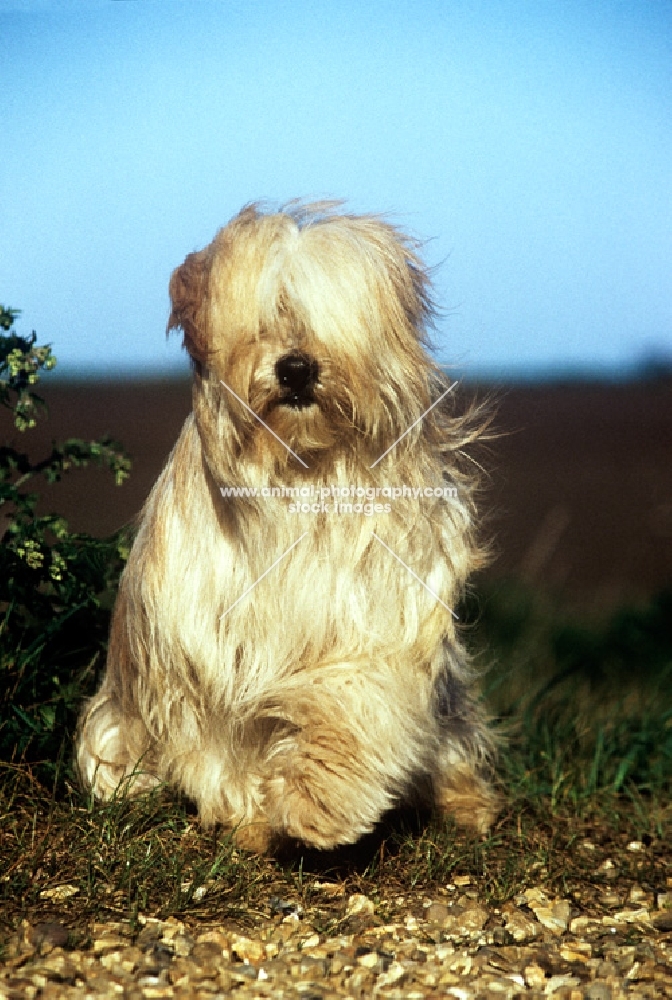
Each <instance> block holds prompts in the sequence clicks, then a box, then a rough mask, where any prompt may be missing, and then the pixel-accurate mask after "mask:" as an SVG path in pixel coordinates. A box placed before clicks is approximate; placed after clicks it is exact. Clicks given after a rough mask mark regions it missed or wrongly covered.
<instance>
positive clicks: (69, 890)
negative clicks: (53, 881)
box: [40, 882, 79, 903]
mask: <svg viewBox="0 0 672 1000" xmlns="http://www.w3.org/2000/svg"><path fill="white" fill-rule="evenodd" d="M78 892H79V887H78V886H76V885H70V884H69V883H67V882H66V883H64V884H63V885H55V886H53V888H51V889H43V890H42V892H41V893H40V899H51V900H53V901H54V902H55V903H62V902H63V900H65V899H70V897H71V896H76V895H77V893H78Z"/></svg>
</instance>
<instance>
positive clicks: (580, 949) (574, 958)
mask: <svg viewBox="0 0 672 1000" xmlns="http://www.w3.org/2000/svg"><path fill="white" fill-rule="evenodd" d="M560 955H561V957H562V958H564V960H565V962H582V963H585V962H587V961H588V960H589V959H590V958H592V957H593V949H592V946H591V945H590V944H589V942H588V941H569V942H567V944H563V945H561V947H560Z"/></svg>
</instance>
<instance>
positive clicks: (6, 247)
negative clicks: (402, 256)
mask: <svg viewBox="0 0 672 1000" xmlns="http://www.w3.org/2000/svg"><path fill="white" fill-rule="evenodd" d="M0 43H1V46H2V59H1V62H0V121H1V122H2V136H3V143H2V156H1V157H0V219H1V233H2V239H1V243H0V302H3V303H4V304H5V305H10V306H14V307H17V308H20V309H22V310H23V315H22V318H21V321H20V323H19V329H20V330H21V331H23V332H29V331H30V330H31V329H36V330H37V332H38V335H39V339H40V342H45V341H50V342H51V343H52V345H53V349H54V353H55V354H56V355H57V357H58V358H59V362H60V367H61V370H62V371H63V372H68V371H69V372H72V371H74V370H75V369H76V368H79V370H80V371H89V370H91V369H93V368H95V369H97V370H98V371H99V372H100V373H101V374H102V373H105V372H110V373H111V372H113V371H119V370H123V369H132V368H134V367H135V368H137V367H141V368H144V369H146V370H150V369H152V368H153V369H155V370H156V371H162V370H166V369H167V368H170V367H171V366H178V367H180V366H181V367H182V368H183V369H185V370H186V367H187V366H186V361H185V359H184V356H183V355H181V352H180V348H179V339H178V338H177V337H173V338H172V339H171V341H170V342H168V343H166V341H165V338H164V329H165V323H166V319H167V316H168V297H167V285H168V278H169V275H170V272H171V270H172V269H173V267H175V266H176V265H177V264H179V263H180V262H181V261H182V260H183V258H184V257H185V255H186V254H187V253H189V252H190V251H192V250H195V249H198V248H200V247H201V246H203V245H205V244H206V243H208V242H209V241H210V240H211V239H212V237H213V236H214V234H215V232H216V230H217V229H218V228H219V227H220V226H221V225H223V224H224V223H225V222H226V221H227V220H228V219H229V218H230V217H231V216H232V215H233V214H234V213H235V212H237V211H238V209H239V208H240V207H241V206H242V205H243V204H245V203H246V202H249V201H253V200H257V199H270V200H272V201H280V202H281V201H283V200H286V199H289V198H293V197H296V196H302V197H309V198H312V197H337V198H344V199H345V200H346V202H347V204H348V206H349V207H350V208H351V209H352V210H354V211H371V212H383V213H389V214H390V215H391V217H392V218H393V219H394V220H396V221H397V222H399V223H400V224H401V225H403V226H405V227H406V228H408V229H410V230H411V231H412V232H413V233H414V234H416V235H418V236H420V237H422V238H425V239H427V240H428V243H427V246H426V248H425V256H426V259H427V260H428V261H429V262H430V264H432V265H433V266H435V267H436V272H435V285H436V294H437V299H438V301H439V303H440V305H441V306H442V307H443V310H444V315H443V316H442V318H441V320H440V322H439V326H438V332H437V337H436V340H437V343H438V347H439V351H440V358H441V360H442V361H444V362H453V363H456V364H457V365H458V366H459V367H460V368H461V369H462V370H464V371H466V372H472V373H474V374H477V373H478V372H481V371H483V370H490V371H498V372H504V373H505V372H511V371H516V370H518V371H520V370H525V369H527V370H530V369H542V370H549V369H553V368H555V369H558V368H561V369H564V368H577V367H582V368H591V369H594V370H595V369H596V370H600V369H601V370H613V369H615V368H618V367H619V366H621V367H624V366H627V365H628V364H631V363H632V362H633V361H636V360H637V359H639V358H641V357H642V355H644V354H645V353H646V352H648V351H651V350H659V351H665V350H668V351H671V352H672V0H530V2H526V0H436V2H433V0H392V2H385V0H312V2H301V0H274V2H271V0H247V2H235V0H221V2H214V0H213V2H209V0H191V2H180V0H67V2H60V0H44V2H43V0H23V2H14V0H0Z"/></svg>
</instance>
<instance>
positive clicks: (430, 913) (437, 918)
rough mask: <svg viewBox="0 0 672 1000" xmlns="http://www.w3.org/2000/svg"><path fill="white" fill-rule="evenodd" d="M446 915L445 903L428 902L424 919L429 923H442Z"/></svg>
mask: <svg viewBox="0 0 672 1000" xmlns="http://www.w3.org/2000/svg"><path fill="white" fill-rule="evenodd" d="M447 916H448V907H447V906H446V905H445V903H430V905H429V906H428V907H427V909H426V910H425V920H428V921H429V923H430V924H442V923H443V922H444V920H445V919H446V917H447Z"/></svg>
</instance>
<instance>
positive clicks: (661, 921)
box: [651, 910, 672, 931]
mask: <svg viewBox="0 0 672 1000" xmlns="http://www.w3.org/2000/svg"><path fill="white" fill-rule="evenodd" d="M651 923H652V924H653V926H654V927H655V928H656V930H657V931H672V910H661V912H660V913H656V915H655V916H654V917H653V919H652V921H651Z"/></svg>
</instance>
